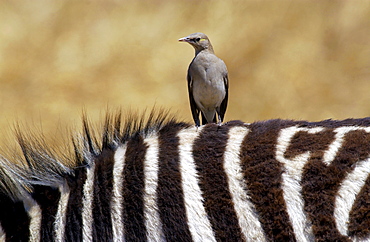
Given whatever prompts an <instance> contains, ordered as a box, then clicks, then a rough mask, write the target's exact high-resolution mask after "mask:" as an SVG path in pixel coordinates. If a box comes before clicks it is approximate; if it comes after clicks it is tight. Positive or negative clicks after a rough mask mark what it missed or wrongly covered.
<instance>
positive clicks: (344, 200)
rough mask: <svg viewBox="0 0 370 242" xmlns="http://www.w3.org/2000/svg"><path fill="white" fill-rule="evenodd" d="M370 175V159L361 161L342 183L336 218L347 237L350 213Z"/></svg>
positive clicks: (336, 200)
mask: <svg viewBox="0 0 370 242" xmlns="http://www.w3.org/2000/svg"><path fill="white" fill-rule="evenodd" d="M369 174H370V158H368V159H366V160H363V161H359V162H358V163H357V164H356V167H355V168H354V169H353V171H352V172H351V173H349V174H348V175H347V177H346V178H345V179H344V181H343V182H342V184H341V186H340V188H339V191H338V195H337V196H336V197H335V209H334V218H335V223H336V225H337V228H338V230H339V232H340V233H341V234H342V235H347V232H348V231H347V230H348V222H349V213H350V211H351V209H352V206H353V204H354V202H355V200H356V197H357V195H358V193H359V192H360V191H361V188H362V187H363V186H364V185H365V182H366V179H367V177H368V176H369Z"/></svg>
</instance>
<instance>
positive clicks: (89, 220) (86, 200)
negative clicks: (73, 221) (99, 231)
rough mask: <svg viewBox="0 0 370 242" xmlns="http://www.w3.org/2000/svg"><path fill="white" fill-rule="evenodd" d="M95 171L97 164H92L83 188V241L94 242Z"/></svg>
mask: <svg viewBox="0 0 370 242" xmlns="http://www.w3.org/2000/svg"><path fill="white" fill-rule="evenodd" d="M94 171H95V163H94V162H90V167H87V168H86V181H85V184H84V187H83V198H82V205H83V208H82V240H83V241H92V239H93V235H92V225H93V213H92V204H93V197H94Z"/></svg>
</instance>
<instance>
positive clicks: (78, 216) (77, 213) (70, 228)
mask: <svg viewBox="0 0 370 242" xmlns="http://www.w3.org/2000/svg"><path fill="white" fill-rule="evenodd" d="M74 173H75V174H74V176H67V183H68V187H69V190H70V195H69V199H68V205H67V214H66V227H65V234H64V236H65V240H66V241H82V208H83V204H82V198H83V186H84V184H85V181H86V168H85V167H79V168H76V169H75V170H74Z"/></svg>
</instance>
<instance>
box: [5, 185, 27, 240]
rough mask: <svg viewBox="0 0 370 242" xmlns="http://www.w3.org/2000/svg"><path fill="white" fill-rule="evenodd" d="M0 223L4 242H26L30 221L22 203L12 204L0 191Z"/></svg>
mask: <svg viewBox="0 0 370 242" xmlns="http://www.w3.org/2000/svg"><path fill="white" fill-rule="evenodd" d="M0 223H1V227H2V229H3V231H4V233H5V235H6V241H25V242H26V241H28V237H29V235H30V233H29V226H30V219H29V217H28V214H27V212H26V211H25V209H24V206H23V203H22V202H13V201H12V200H11V199H10V198H9V197H8V196H7V195H5V194H3V193H2V192H1V191H0Z"/></svg>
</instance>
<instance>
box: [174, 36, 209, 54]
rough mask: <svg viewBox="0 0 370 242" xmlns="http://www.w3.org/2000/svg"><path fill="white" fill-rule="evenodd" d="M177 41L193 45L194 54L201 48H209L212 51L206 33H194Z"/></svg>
mask: <svg viewBox="0 0 370 242" xmlns="http://www.w3.org/2000/svg"><path fill="white" fill-rule="evenodd" d="M179 41H180V42H187V43H189V44H191V45H192V46H193V47H194V49H195V53H196V54H197V53H199V52H201V51H202V50H209V51H211V52H212V53H213V47H212V45H211V41H209V39H208V37H207V35H205V34H203V33H194V34H191V35H189V36H186V37H184V38H181V39H179Z"/></svg>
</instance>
